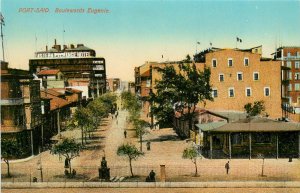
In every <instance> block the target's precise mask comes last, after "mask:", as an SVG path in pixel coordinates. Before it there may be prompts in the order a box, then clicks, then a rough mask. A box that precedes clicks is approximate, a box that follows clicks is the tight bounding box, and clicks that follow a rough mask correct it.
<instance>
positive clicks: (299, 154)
mask: <svg viewBox="0 0 300 193" xmlns="http://www.w3.org/2000/svg"><path fill="white" fill-rule="evenodd" d="M298 146H299V147H298V148H299V152H298V157H299V158H300V132H299V133H298Z"/></svg>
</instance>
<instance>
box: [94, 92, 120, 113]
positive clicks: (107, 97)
mask: <svg viewBox="0 0 300 193" xmlns="http://www.w3.org/2000/svg"><path fill="white" fill-rule="evenodd" d="M117 98H118V97H117V95H116V94H114V93H105V94H103V95H101V96H100V97H98V98H97V99H96V100H98V101H101V102H102V103H103V105H105V106H106V108H107V109H109V110H110V111H112V109H113V108H114V105H115V104H116V102H117Z"/></svg>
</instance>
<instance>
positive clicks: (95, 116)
mask: <svg viewBox="0 0 300 193" xmlns="http://www.w3.org/2000/svg"><path fill="white" fill-rule="evenodd" d="M87 108H88V109H89V110H90V112H91V114H92V117H91V119H92V120H91V121H92V122H91V125H90V126H89V127H88V128H89V129H88V133H89V138H90V133H91V132H93V131H95V130H96V129H97V128H98V126H99V125H100V123H101V120H102V119H103V118H104V117H105V116H107V115H108V113H109V108H108V106H107V105H105V104H103V102H102V101H101V100H97V99H95V100H94V101H92V102H90V103H89V104H88V106H87Z"/></svg>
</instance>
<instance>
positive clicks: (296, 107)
mask: <svg viewBox="0 0 300 193" xmlns="http://www.w3.org/2000/svg"><path fill="white" fill-rule="evenodd" d="M274 59H276V60H278V61H280V62H281V66H282V75H281V77H282V108H283V110H284V111H285V113H284V117H285V118H292V119H297V118H298V121H300V47H280V48H278V49H277V50H276V52H275V53H274Z"/></svg>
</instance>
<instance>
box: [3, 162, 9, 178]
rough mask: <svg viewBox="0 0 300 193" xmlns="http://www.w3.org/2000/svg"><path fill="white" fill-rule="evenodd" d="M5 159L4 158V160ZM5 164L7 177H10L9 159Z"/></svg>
mask: <svg viewBox="0 0 300 193" xmlns="http://www.w3.org/2000/svg"><path fill="white" fill-rule="evenodd" d="M4 161H5V160H4ZM5 163H6V165H7V177H10V172H9V161H8V160H7V161H5Z"/></svg>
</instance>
